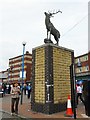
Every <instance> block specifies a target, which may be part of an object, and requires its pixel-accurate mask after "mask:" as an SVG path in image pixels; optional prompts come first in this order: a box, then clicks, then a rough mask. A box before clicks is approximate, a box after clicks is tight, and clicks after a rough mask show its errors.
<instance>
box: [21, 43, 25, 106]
mask: <svg viewBox="0 0 90 120" xmlns="http://www.w3.org/2000/svg"><path fill="white" fill-rule="evenodd" d="M22 45H23V55H22V86H21V104H22V99H23V80H24V52H25V45H26V42H23V43H22Z"/></svg>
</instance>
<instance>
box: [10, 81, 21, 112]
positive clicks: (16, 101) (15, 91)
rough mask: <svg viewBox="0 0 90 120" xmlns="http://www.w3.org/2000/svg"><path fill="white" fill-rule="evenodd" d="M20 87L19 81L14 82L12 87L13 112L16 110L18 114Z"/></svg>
mask: <svg viewBox="0 0 90 120" xmlns="http://www.w3.org/2000/svg"><path fill="white" fill-rule="evenodd" d="M19 96H20V88H19V87H18V84H17V83H14V84H13V87H12V88H11V114H13V113H14V112H15V114H18V104H19Z"/></svg>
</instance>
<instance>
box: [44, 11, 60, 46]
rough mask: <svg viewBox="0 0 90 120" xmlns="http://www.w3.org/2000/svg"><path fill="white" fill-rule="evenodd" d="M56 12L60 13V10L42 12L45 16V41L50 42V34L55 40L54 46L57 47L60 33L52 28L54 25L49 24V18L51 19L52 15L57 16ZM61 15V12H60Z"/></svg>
mask: <svg viewBox="0 0 90 120" xmlns="http://www.w3.org/2000/svg"><path fill="white" fill-rule="evenodd" d="M58 12H61V11H60V10H59V11H57V12H53V13H51V12H49V13H47V12H44V14H45V25H46V29H47V39H48V40H50V41H51V34H52V35H53V36H54V38H55V40H56V42H57V43H56V44H57V45H58V43H59V38H60V33H59V31H58V30H57V29H56V28H55V27H54V25H53V24H52V23H51V21H50V18H51V17H53V15H54V14H57V13H58ZM61 13H62V12H61ZM49 32H50V35H49V38H48V33H49Z"/></svg>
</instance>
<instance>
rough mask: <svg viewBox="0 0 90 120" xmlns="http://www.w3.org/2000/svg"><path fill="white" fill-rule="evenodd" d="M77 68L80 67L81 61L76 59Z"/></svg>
mask: <svg viewBox="0 0 90 120" xmlns="http://www.w3.org/2000/svg"><path fill="white" fill-rule="evenodd" d="M77 66H78V67H81V61H80V58H78V64H77Z"/></svg>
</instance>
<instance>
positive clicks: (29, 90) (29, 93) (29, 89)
mask: <svg viewBox="0 0 90 120" xmlns="http://www.w3.org/2000/svg"><path fill="white" fill-rule="evenodd" d="M27 89H28V99H29V98H30V100H31V84H30V83H29V84H28V86H27Z"/></svg>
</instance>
